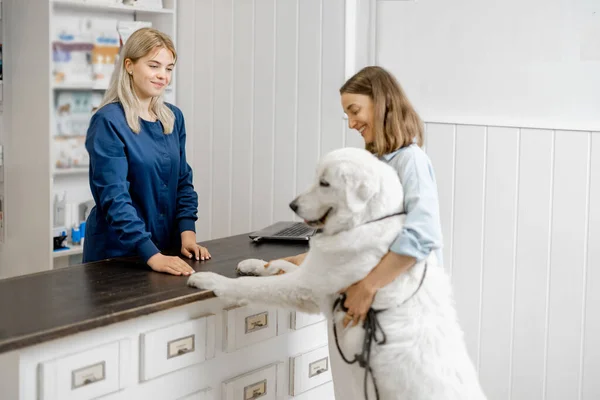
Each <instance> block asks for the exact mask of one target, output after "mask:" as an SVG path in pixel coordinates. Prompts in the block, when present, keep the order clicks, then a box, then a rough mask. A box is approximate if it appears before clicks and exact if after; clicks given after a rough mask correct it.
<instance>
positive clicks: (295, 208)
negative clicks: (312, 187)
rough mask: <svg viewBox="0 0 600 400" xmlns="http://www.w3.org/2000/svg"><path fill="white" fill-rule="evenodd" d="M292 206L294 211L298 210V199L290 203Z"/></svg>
mask: <svg viewBox="0 0 600 400" xmlns="http://www.w3.org/2000/svg"><path fill="white" fill-rule="evenodd" d="M290 208H291V209H292V211H293V212H296V211H298V203H297V202H296V200H294V201H292V202H291V203H290Z"/></svg>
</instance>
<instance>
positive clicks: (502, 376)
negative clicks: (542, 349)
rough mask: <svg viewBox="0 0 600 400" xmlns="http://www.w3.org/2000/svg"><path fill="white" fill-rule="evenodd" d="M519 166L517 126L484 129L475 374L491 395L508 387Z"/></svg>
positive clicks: (501, 399) (500, 395)
mask: <svg viewBox="0 0 600 400" xmlns="http://www.w3.org/2000/svg"><path fill="white" fill-rule="evenodd" d="M518 165H519V130H518V129H516V128H495V127H490V128H488V134H487V153H486V175H485V182H486V183H485V210H484V212H485V226H484V238H485V239H484V246H483V277H482V283H483V286H482V298H481V322H480V324H481V325H480V348H479V376H480V379H481V384H482V385H483V387H485V388H486V391H487V394H488V399H489V400H506V399H508V398H509V392H510V377H509V370H510V347H511V329H512V312H513V309H512V306H513V292H514V274H515V247H516V242H515V236H516V198H517V182H518V178H517V172H518V170H517V167H518ZM473 238H474V239H476V238H477V235H473Z"/></svg>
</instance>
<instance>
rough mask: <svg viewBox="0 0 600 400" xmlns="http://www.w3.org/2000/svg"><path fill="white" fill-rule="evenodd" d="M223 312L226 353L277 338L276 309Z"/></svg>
mask: <svg viewBox="0 0 600 400" xmlns="http://www.w3.org/2000/svg"><path fill="white" fill-rule="evenodd" d="M223 312H224V313H225V314H224V318H223V323H224V324H225V326H224V329H223V331H224V332H225V334H224V337H223V350H224V351H226V352H232V351H235V350H237V349H240V348H242V347H245V346H249V345H251V344H254V343H258V342H262V341H265V340H267V339H270V338H273V337H275V336H277V309H276V308H258V307H256V308H255V307H233V308H227V309H224V310H223Z"/></svg>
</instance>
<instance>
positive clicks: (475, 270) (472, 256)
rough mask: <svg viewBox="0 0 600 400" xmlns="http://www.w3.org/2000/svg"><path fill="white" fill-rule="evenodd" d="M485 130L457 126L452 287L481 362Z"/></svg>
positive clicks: (469, 344)
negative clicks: (480, 315)
mask: <svg viewBox="0 0 600 400" xmlns="http://www.w3.org/2000/svg"><path fill="white" fill-rule="evenodd" d="M485 137H486V128H485V127H480V126H458V127H457V131H456V179H455V185H456V187H455V204H454V232H453V235H454V243H453V247H452V252H453V261H452V284H453V285H454V291H455V292H454V296H455V299H456V308H457V311H458V317H459V321H460V323H461V324H462V327H463V329H464V331H465V340H466V343H467V349H468V350H469V355H470V356H471V358H472V359H473V361H474V362H475V363H477V360H478V357H479V355H478V352H477V349H478V347H479V335H478V331H479V314H480V309H479V308H480V305H481V298H480V294H481V293H480V288H481V261H482V234H483V204H484V198H483V195H484V177H485Z"/></svg>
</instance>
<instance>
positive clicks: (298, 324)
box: [290, 311, 325, 330]
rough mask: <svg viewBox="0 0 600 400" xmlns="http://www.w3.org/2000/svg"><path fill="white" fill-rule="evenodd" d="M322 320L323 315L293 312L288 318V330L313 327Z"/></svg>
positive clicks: (323, 318)
mask: <svg viewBox="0 0 600 400" xmlns="http://www.w3.org/2000/svg"><path fill="white" fill-rule="evenodd" d="M324 320H325V316H324V315H323V314H307V313H303V312H299V311H293V312H292V313H291V317H290V328H291V329H295V330H298V329H302V328H304V327H305V326H309V325H313V324H316V323H318V322H321V321H324Z"/></svg>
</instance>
